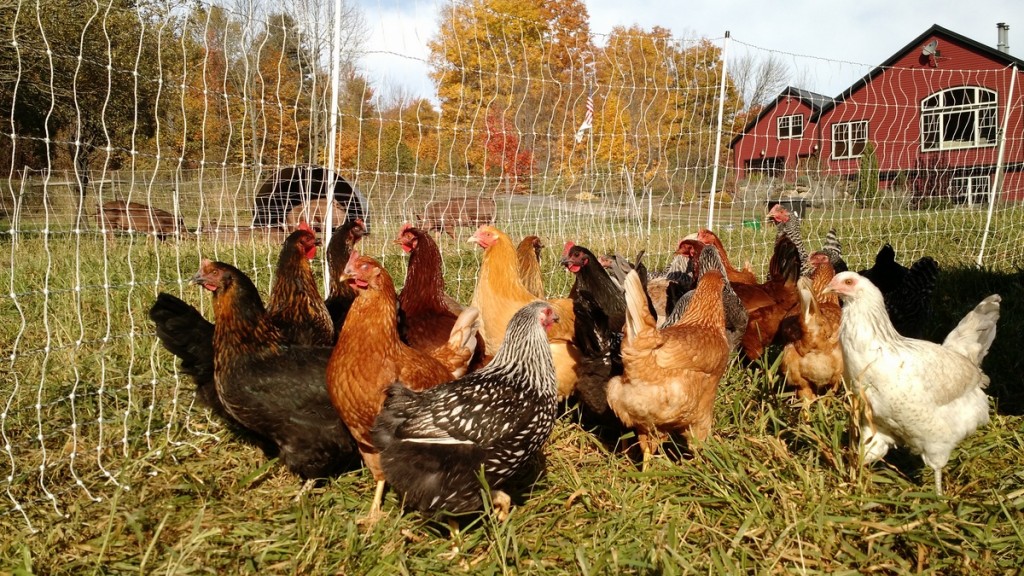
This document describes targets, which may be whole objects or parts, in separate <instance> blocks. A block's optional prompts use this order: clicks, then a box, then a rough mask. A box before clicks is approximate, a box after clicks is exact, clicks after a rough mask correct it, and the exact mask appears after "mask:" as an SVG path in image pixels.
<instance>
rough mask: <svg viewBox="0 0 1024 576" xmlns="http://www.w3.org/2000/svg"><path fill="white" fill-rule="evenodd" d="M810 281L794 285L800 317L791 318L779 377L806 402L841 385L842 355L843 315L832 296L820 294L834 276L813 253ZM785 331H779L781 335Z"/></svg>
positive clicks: (823, 258) (822, 258)
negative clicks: (798, 299) (812, 271)
mask: <svg viewBox="0 0 1024 576" xmlns="http://www.w3.org/2000/svg"><path fill="white" fill-rule="evenodd" d="M810 262H811V265H812V266H814V273H813V274H812V275H811V278H806V277H801V278H800V280H798V281H797V289H798V291H799V292H798V294H799V298H800V310H799V314H797V315H796V316H794V317H793V320H794V323H793V324H794V326H793V330H792V334H791V335H789V336H788V337H787V338H786V340H787V342H786V344H785V347H784V348H783V350H782V364H781V366H782V373H783V374H785V375H786V382H787V383H788V384H789V385H790V386H792V387H795V388H796V391H797V395H798V396H799V397H800V398H802V399H803V400H805V401H810V400H813V399H814V398H815V397H816V396H818V395H820V394H822V393H824V392H825V391H828V390H835V389H837V388H838V387H839V385H840V384H842V378H843V352H842V349H841V348H840V346H839V322H840V318H841V317H842V311H841V309H840V308H839V300H838V298H837V297H836V295H835V294H834V293H823V292H824V291H825V289H826V287H827V286H828V283H829V282H830V281H831V280H832V278H833V277H834V276H835V273H834V272H833V270H832V264H831V262H830V261H829V256H828V255H827V254H825V253H824V252H815V253H814V254H812V255H811V258H810ZM782 331H784V330H783V329H781V328H780V332H782Z"/></svg>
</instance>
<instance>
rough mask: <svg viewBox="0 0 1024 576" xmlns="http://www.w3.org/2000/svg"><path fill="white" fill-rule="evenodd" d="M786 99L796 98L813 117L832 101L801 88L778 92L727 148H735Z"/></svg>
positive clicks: (789, 88) (791, 87)
mask: <svg viewBox="0 0 1024 576" xmlns="http://www.w3.org/2000/svg"><path fill="white" fill-rule="evenodd" d="M787 97H793V98H796V99H797V100H800V101H801V102H803V103H804V104H806V105H807V106H808V107H809V108H810V109H811V116H815V115H816V114H818V112H819V111H820V110H821V108H822V106H825V105H827V104H828V103H830V102H831V101H832V99H831V98H829V97H828V96H825V95H824V94H818V93H817V92H811V91H810V90H804V89H802V88H795V87H793V86H789V87H787V88H786V89H785V90H783V91H782V92H780V93H779V95H778V96H776V97H775V100H774V101H773V102H772V103H771V104H768V105H767V106H765V107H764V108H763V109H762V110H761V112H760V113H758V115H757V117H756V118H754V119H753V120H751V121H750V122H747V125H746V126H744V127H743V131H741V132H740V133H739V134H737V135H736V136H735V137H734V138H733V139H732V140H731V141H730V142H729V148H732V147H733V146H735V145H736V143H737V142H739V141H740V139H741V138H743V136H744V135H746V133H747V132H750V131H751V130H752V129H753V128H754V126H756V125H757V123H758V122H760V121H761V119H762V118H764V117H765V115H766V114H768V113H769V112H771V111H772V109H774V108H775V107H776V106H778V104H779V102H782V100H783V99H785V98H787Z"/></svg>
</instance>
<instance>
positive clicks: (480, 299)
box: [470, 225, 580, 398]
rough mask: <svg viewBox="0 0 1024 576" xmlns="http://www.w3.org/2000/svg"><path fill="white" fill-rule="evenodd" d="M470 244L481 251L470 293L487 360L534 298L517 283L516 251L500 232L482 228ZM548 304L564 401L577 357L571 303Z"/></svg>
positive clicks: (555, 301) (565, 300) (562, 300)
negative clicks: (553, 318) (515, 317)
mask: <svg viewBox="0 0 1024 576" xmlns="http://www.w3.org/2000/svg"><path fill="white" fill-rule="evenodd" d="M470 242H475V243H476V244H478V245H479V246H480V247H481V248H483V249H484V256H483V261H482V262H481V263H480V271H479V273H478V275H477V281H476V288H475V289H474V291H473V306H474V307H476V308H477V309H479V310H480V318H481V320H482V321H483V325H482V328H481V329H480V333H481V334H482V335H483V339H484V346H485V354H486V356H487V357H488V358H490V357H493V356H494V354H495V352H497V350H498V347H499V346H500V345H501V341H502V340H503V339H504V337H505V329H506V328H507V327H508V322H509V320H511V319H512V316H513V315H514V314H515V313H516V312H517V311H518V310H519V309H520V308H522V307H523V306H525V305H527V304H529V303H530V302H533V301H534V300H536V298H534V296H533V294H530V292H529V291H527V290H526V288H525V287H524V286H523V282H522V280H520V279H519V274H518V271H519V266H518V258H517V257H516V249H515V246H513V245H512V240H510V239H509V237H508V236H507V235H506V234H505V233H504V232H502V231H500V230H498V229H497V228H495V227H494V226H490V225H484V226H481V227H480V228H478V229H477V231H476V232H475V233H474V234H473V236H472V238H470ZM548 302H549V303H550V304H551V306H552V307H553V308H554V309H555V312H556V313H557V314H558V317H559V319H560V320H559V322H558V324H556V325H555V326H553V327H552V328H551V330H550V331H549V332H548V342H549V343H550V344H551V356H552V358H553V359H554V362H555V373H556V378H557V379H558V393H559V396H560V397H562V398H564V397H567V396H569V395H570V394H572V391H573V390H574V388H575V386H576V379H577V378H578V374H577V367H578V363H579V360H580V354H579V351H578V350H577V349H576V346H575V344H573V342H572V338H573V331H574V330H575V328H574V319H575V316H574V315H573V310H572V300H570V299H568V298H555V299H551V300H548Z"/></svg>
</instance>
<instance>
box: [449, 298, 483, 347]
mask: <svg viewBox="0 0 1024 576" xmlns="http://www.w3.org/2000/svg"><path fill="white" fill-rule="evenodd" d="M482 327H483V321H482V320H481V319H480V309H479V308H476V307H473V306H469V307H467V308H465V309H464V310H463V311H462V312H461V313H460V314H459V317H458V318H456V319H455V324H454V325H453V326H452V331H451V335H450V336H448V345H449V346H452V347H453V348H467V349H469V350H473V349H475V348H476V335H477V333H479V332H480V329H481V328H482Z"/></svg>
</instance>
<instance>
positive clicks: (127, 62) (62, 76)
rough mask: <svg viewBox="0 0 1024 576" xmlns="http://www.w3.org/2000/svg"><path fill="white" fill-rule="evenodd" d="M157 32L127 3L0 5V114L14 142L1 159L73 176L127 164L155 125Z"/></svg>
mask: <svg viewBox="0 0 1024 576" xmlns="http://www.w3.org/2000/svg"><path fill="white" fill-rule="evenodd" d="M158 24H159V23H158V22H155V21H154V13H151V12H148V11H147V8H146V5H145V4H144V3H142V2H139V1H137V0H101V1H100V2H99V3H98V4H96V3H93V2H81V1H79V0H40V2H38V3H18V4H17V5H15V6H12V5H11V4H10V3H6V4H5V5H4V7H0V37H3V38H4V39H5V41H4V42H2V43H0V110H2V111H3V115H4V116H5V117H8V118H11V120H12V121H13V124H14V130H15V133H16V134H17V137H16V138H15V139H14V141H13V143H12V142H11V141H8V140H7V139H3V142H2V143H0V156H2V159H3V160H4V161H5V162H9V163H13V164H14V165H15V166H18V167H20V165H22V164H24V165H30V166H32V167H36V168H42V167H47V166H49V167H52V168H67V169H70V168H75V169H77V173H78V174H79V175H80V176H83V175H84V174H85V172H86V171H87V170H88V169H89V168H91V167H95V166H94V164H95V163H96V162H97V160H98V161H99V162H100V164H102V165H103V166H104V167H108V168H116V167H117V166H119V165H120V164H121V163H122V162H123V161H125V160H126V159H128V158H130V157H131V156H132V153H133V151H137V148H136V146H137V143H138V142H139V141H140V139H144V138H146V137H150V136H152V135H153V133H154V130H155V128H156V125H157V116H156V114H157V109H158V106H157V97H158V91H159V88H160V81H159V80H160V77H161V73H160V69H159V62H160V60H159V58H158V57H157V53H156V50H155V47H156V46H157V45H158V42H157V38H156V34H157V30H158ZM12 40H13V42H12ZM82 190H83V191H84V188H82Z"/></svg>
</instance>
